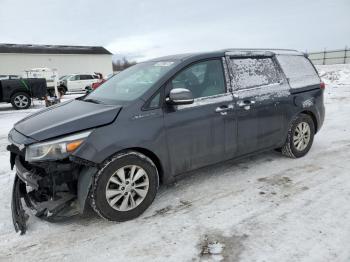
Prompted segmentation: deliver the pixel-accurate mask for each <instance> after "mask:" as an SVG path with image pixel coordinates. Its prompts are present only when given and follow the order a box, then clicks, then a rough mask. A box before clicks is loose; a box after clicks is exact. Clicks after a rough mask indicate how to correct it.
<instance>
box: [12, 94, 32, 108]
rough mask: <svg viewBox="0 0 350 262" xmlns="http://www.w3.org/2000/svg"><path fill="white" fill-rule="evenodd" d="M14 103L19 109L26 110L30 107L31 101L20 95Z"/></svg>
mask: <svg viewBox="0 0 350 262" xmlns="http://www.w3.org/2000/svg"><path fill="white" fill-rule="evenodd" d="M14 103H15V105H16V106H17V107H18V108H25V107H27V106H28V103H29V99H28V97H26V96H24V95H18V96H16V97H15V99H14Z"/></svg>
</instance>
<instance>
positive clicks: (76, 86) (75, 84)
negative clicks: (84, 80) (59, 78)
mask: <svg viewBox="0 0 350 262" xmlns="http://www.w3.org/2000/svg"><path fill="white" fill-rule="evenodd" d="M80 87H81V80H80V75H74V76H71V77H70V78H69V80H68V86H67V88H68V91H78V90H81V89H80Z"/></svg>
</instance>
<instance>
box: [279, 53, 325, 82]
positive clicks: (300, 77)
mask: <svg viewBox="0 0 350 262" xmlns="http://www.w3.org/2000/svg"><path fill="white" fill-rule="evenodd" d="M277 59H278V61H279V63H280V64H281V67H282V69H283V71H284V73H285V74H286V77H287V78H288V79H289V84H290V86H291V87H292V88H298V87H303V86H308V85H314V84H319V83H320V78H319V77H318V74H317V72H316V70H315V69H314V67H313V66H312V65H311V63H310V61H309V60H308V59H306V58H305V57H303V56H291V55H280V56H277Z"/></svg>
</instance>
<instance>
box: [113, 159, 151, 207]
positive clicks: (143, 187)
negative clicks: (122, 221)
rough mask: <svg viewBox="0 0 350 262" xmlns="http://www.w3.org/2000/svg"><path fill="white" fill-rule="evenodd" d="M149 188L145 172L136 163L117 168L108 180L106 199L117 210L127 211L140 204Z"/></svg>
mask: <svg viewBox="0 0 350 262" xmlns="http://www.w3.org/2000/svg"><path fill="white" fill-rule="evenodd" d="M148 189H149V178H148V175H147V172H146V171H145V170H144V169H143V168H141V167H139V166H136V165H128V166H124V167H122V168H119V169H118V170H117V171H116V172H115V173H114V174H113V175H112V176H111V177H110V178H109V180H108V183H107V186H106V199H107V202H108V204H109V205H110V206H111V207H112V208H113V209H115V210H117V211H129V210H132V209H134V208H135V207H137V206H138V205H140V204H141V202H142V201H143V200H144V199H145V197H146V195H147V193H148Z"/></svg>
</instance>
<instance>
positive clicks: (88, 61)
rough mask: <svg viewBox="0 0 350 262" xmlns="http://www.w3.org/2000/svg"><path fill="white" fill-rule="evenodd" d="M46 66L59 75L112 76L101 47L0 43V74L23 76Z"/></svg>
mask: <svg viewBox="0 0 350 262" xmlns="http://www.w3.org/2000/svg"><path fill="white" fill-rule="evenodd" d="M41 67H46V68H50V69H56V70H57V71H58V75H59V76H62V75H67V74H75V73H77V74H84V73H87V74H91V73H94V72H98V73H102V74H103V75H104V76H105V75H108V74H110V73H112V72H113V71H112V53H110V52H109V51H108V50H107V49H105V48H104V47H100V46H63V45H17V44H0V74H2V75H21V76H22V75H23V74H24V72H25V71H26V70H30V69H32V68H41Z"/></svg>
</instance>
